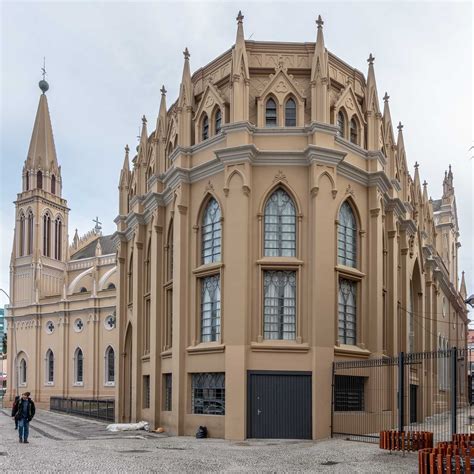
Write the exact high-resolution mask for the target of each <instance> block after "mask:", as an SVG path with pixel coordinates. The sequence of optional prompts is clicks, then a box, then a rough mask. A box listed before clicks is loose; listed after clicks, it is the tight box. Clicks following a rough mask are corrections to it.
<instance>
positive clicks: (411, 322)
mask: <svg viewBox="0 0 474 474" xmlns="http://www.w3.org/2000/svg"><path fill="white" fill-rule="evenodd" d="M413 311H414V302H413V281H412V280H410V294H409V295H408V311H407V317H408V321H407V322H408V327H407V333H408V341H407V351H408V352H415V317H414V313H413Z"/></svg>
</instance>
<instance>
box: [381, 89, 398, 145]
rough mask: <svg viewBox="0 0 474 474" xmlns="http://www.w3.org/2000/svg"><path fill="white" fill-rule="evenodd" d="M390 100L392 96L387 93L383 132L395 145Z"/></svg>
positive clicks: (384, 100) (384, 101)
mask: <svg viewBox="0 0 474 474" xmlns="http://www.w3.org/2000/svg"><path fill="white" fill-rule="evenodd" d="M389 99H390V96H389V95H388V94H387V93H386V92H385V95H384V96H383V130H384V133H385V136H387V137H390V138H391V140H392V144H393V143H394V142H395V137H394V136H393V128H392V116H391V114H390V105H389Z"/></svg>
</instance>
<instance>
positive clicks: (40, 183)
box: [36, 171, 43, 189]
mask: <svg viewBox="0 0 474 474" xmlns="http://www.w3.org/2000/svg"><path fill="white" fill-rule="evenodd" d="M36 187H37V188H38V189H43V173H42V172H41V171H38V172H37V173H36Z"/></svg>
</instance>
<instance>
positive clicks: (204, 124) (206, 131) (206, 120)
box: [201, 114, 209, 140]
mask: <svg viewBox="0 0 474 474" xmlns="http://www.w3.org/2000/svg"><path fill="white" fill-rule="evenodd" d="M201 133H202V135H201V138H202V140H207V139H208V138H209V117H208V116H207V114H204V116H203V118H202V130H201Z"/></svg>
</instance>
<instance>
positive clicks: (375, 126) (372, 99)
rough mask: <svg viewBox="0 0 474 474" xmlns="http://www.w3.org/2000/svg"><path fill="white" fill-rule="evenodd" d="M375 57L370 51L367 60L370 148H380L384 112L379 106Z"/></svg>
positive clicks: (366, 90)
mask: <svg viewBox="0 0 474 474" xmlns="http://www.w3.org/2000/svg"><path fill="white" fill-rule="evenodd" d="M374 61H375V58H374V56H372V53H370V55H369V58H368V59H367V62H368V63H369V71H368V73H367V85H366V87H365V112H366V114H367V148H368V149H369V150H379V149H380V126H381V120H382V114H381V113H380V108H379V99H378V94H377V84H376V82H375V72H374Z"/></svg>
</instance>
